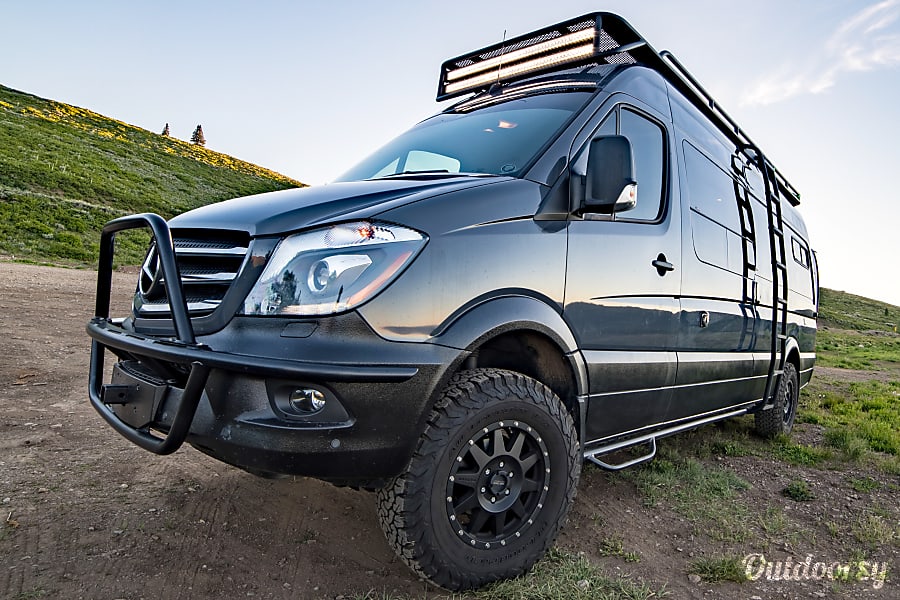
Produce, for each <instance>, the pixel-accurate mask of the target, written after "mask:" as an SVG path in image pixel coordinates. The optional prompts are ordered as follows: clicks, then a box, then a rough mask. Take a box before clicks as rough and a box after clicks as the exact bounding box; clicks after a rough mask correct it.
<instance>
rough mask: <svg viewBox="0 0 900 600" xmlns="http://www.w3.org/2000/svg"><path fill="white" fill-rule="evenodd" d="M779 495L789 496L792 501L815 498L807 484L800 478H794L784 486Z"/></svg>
mask: <svg viewBox="0 0 900 600" xmlns="http://www.w3.org/2000/svg"><path fill="white" fill-rule="evenodd" d="M781 495H782V496H784V497H786V498H790V499H791V500H793V501H794V502H809V501H810V500H812V499H814V498H815V495H814V494H813V492H812V489H810V487H809V484H808V483H807V482H805V481H803V480H802V479H795V480H793V481H792V482H790V483H789V484H788V485H787V487H786V488H784V489H783V490H781Z"/></svg>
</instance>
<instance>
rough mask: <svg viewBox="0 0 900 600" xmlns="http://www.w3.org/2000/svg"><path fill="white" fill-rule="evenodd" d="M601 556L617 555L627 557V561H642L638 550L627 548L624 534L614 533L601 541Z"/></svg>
mask: <svg viewBox="0 0 900 600" xmlns="http://www.w3.org/2000/svg"><path fill="white" fill-rule="evenodd" d="M598 550H599V553H600V556H615V557H618V558H623V559H625V562H640V560H641V557H640V555H639V554H638V553H637V552H633V551H627V550H625V540H624V539H623V538H622V536H619V535H614V536H611V537H607V538H604V539H603V540H601V541H600V548H599V549H598Z"/></svg>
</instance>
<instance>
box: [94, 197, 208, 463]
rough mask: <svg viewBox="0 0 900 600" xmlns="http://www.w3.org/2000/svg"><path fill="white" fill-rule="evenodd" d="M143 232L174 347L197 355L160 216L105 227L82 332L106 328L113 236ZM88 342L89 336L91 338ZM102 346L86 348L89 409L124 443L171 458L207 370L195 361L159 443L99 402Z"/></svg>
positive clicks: (171, 248)
mask: <svg viewBox="0 0 900 600" xmlns="http://www.w3.org/2000/svg"><path fill="white" fill-rule="evenodd" d="M142 227H149V228H150V231H151V233H152V235H153V238H154V240H155V241H156V247H157V248H158V252H159V265H160V268H161V269H162V277H163V279H164V281H166V282H168V285H166V287H165V290H166V297H167V299H168V301H169V305H170V306H171V310H172V320H173V321H174V323H175V335H176V338H177V343H179V344H183V345H184V346H186V347H194V348H197V349H199V348H200V347H199V346H197V343H196V340H195V338H194V328H193V326H192V325H191V319H190V316H189V315H188V310H187V304H186V302H185V299H184V292H183V290H182V289H181V277H180V274H179V273H178V264H177V263H176V261H175V248H174V245H173V243H172V235H171V233H170V231H169V226H168V225H167V224H166V221H165V219H163V218H162V217H161V216H159V215H156V214H152V213H144V214H139V215H133V216H130V217H122V218H120V219H115V220H113V221H110V222H109V223H107V224H106V225H105V226H104V227H103V232H102V233H101V235H100V258H99V261H98V267H97V297H96V300H95V307H94V318H93V319H92V320H91V324H90V326H89V327H88V333H91V327H103V325H105V324H107V323H109V304H110V296H111V294H112V270H113V255H114V254H115V241H116V233H118V232H120V231H125V230H127V229H138V228H142ZM92 337H93V335H92ZM104 356H105V346H104V345H102V344H101V343H100V342H98V341H97V339H96V338H95V339H94V340H93V341H92V342H91V371H90V375H89V378H88V381H89V384H88V387H89V392H90V398H91V405H92V406H93V407H94V410H96V411H97V412H98V413H100V416H101V417H103V419H104V420H105V421H106V422H107V423H109V425H110V426H111V427H112V428H113V429H115V430H116V431H117V432H118V433H119V434H120V435H122V436H123V437H125V438H126V439H127V440H129V441H130V442H132V443H134V444H136V445H138V446H140V447H141V448H143V449H145V450H149V451H150V452H153V453H154V454H171V453H173V452H175V451H176V450H178V448H180V447H181V445H182V444H183V443H184V440H185V439H187V435H188V432H189V431H190V429H191V423H192V422H193V420H194V413H196V412H197V406H198V404H199V403H200V397H201V396H202V395H203V389H204V387H205V386H206V380H207V379H208V378H209V371H210V369H209V367H208V366H206V365H204V364H203V363H202V362H200V361H192V362H191V372H190V375H188V378H187V384H186V385H185V387H184V392H183V393H182V395H181V403H180V404H179V405H178V410H177V412H176V414H175V418H174V420H173V421H172V426H171V427H170V428H169V433H168V435H166V437H164V438H160V437H157V436H155V435H153V434H152V433H150V430H149V428H145V429H135V428H134V427H131V426H130V425H128V424H127V423H125V422H123V421H122V420H120V419H119V417H118V416H117V415H116V414H115V413H114V412H113V410H112V409H111V408H110V407H109V406H108V405H107V404H106V403H104V402H103V385H102V379H103V366H104Z"/></svg>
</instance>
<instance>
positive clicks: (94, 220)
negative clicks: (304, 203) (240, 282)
mask: <svg viewBox="0 0 900 600" xmlns="http://www.w3.org/2000/svg"><path fill="white" fill-rule="evenodd" d="M298 185H303V184H301V183H300V182H297V181H294V180H291V179H289V178H287V177H285V176H283V175H280V174H278V173H275V172H273V171H269V170H267V169H263V168H261V167H258V166H256V165H253V164H250V163H247V162H244V161H241V160H238V159H235V158H233V157H231V156H228V155H225V154H221V153H218V152H214V151H212V150H207V149H206V148H203V147H201V146H195V145H192V144H189V143H187V142H184V141H182V140H178V139H175V138H172V137H163V136H161V135H157V134H155V133H152V132H149V131H146V130H144V129H140V128H138V127H134V126H132V125H128V124H127V123H123V122H121V121H116V120H114V119H109V118H107V117H104V116H102V115H99V114H97V113H94V112H92V111H89V110H85V109H82V108H77V107H74V106H70V105H68V104H63V103H61V102H55V101H52V100H45V99H43V98H38V97H36V96H33V95H30V94H25V93H22V92H18V91H16V90H12V89H9V88H6V87H3V86H0V254H6V255H11V256H14V257H15V258H16V259H19V260H27V261H35V262H50V263H53V264H68V265H85V264H92V263H94V262H96V257H97V250H98V249H97V242H98V241H99V231H100V228H101V227H102V226H103V224H104V223H105V222H106V221H108V220H110V219H112V218H115V217H118V216H122V215H125V214H132V213H138V212H155V213H159V214H161V215H163V216H164V217H166V218H170V217H172V216H174V215H176V214H178V213H181V212H184V211H186V210H190V209H192V208H196V207H198V206H203V205H205V204H209V203H212V202H217V201H220V200H225V199H227V198H234V197H237V196H246V195H250V194H256V193H261V192H267V191H273V190H277V189H284V188H288V187H294V186H298ZM147 239H148V237H147V236H146V235H143V236H141V235H137V236H132V237H131V238H130V239H128V240H121V243H120V249H119V251H120V252H121V255H120V256H119V257H118V258H119V262H126V263H136V262H139V261H140V259H141V258H142V256H143V253H144V251H145V250H146V246H147Z"/></svg>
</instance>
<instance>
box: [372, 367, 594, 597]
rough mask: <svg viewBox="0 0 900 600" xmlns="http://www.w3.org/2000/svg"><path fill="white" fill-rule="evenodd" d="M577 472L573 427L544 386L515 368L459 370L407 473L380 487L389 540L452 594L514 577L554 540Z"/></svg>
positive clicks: (407, 560) (421, 572)
mask: <svg viewBox="0 0 900 600" xmlns="http://www.w3.org/2000/svg"><path fill="white" fill-rule="evenodd" d="M580 470H581V461H580V460H579V456H578V436H577V434H576V432H575V425H574V423H573V421H572V417H571V416H570V415H569V413H568V411H567V410H566V408H565V406H564V405H563V403H562V402H561V401H560V399H559V398H558V397H557V396H556V395H555V394H554V393H553V392H552V391H550V389H548V388H547V387H546V386H544V385H542V384H541V383H539V382H537V381H535V380H534V379H531V378H529V377H526V376H524V375H520V374H518V373H513V372H510V371H502V370H496V369H476V370H472V371H464V372H462V373H459V374H457V375H456V376H454V378H453V379H452V380H451V382H450V384H449V385H448V387H447V389H446V390H445V391H444V393H443V395H442V397H441V400H440V401H439V402H438V403H437V405H436V406H435V407H434V410H433V411H432V413H431V416H430V418H429V420H428V425H427V426H426V428H425V431H424V432H423V434H422V437H421V439H420V440H419V444H418V447H417V449H416V452H415V454H414V455H413V457H412V459H411V461H410V464H409V465H408V467H407V469H406V471H405V472H404V473H402V474H400V475H399V476H398V477H396V478H395V479H393V480H392V481H391V482H390V483H389V484H388V485H387V486H385V487H384V488H383V489H381V490H380V491H379V492H378V516H379V519H380V521H381V526H382V529H384V532H385V535H386V536H387V539H388V543H390V545H391V546H392V547H393V548H394V551H395V552H396V553H397V555H398V556H399V557H400V558H401V559H403V561H404V562H405V563H406V564H407V565H409V566H410V567H411V568H412V569H413V570H414V571H415V572H416V573H417V574H419V575H420V576H422V577H423V578H425V579H428V580H429V581H431V582H432V583H435V584H436V585H439V586H442V587H444V588H447V589H450V590H463V589H470V588H475V587H479V586H482V585H484V584H487V583H489V582H491V581H495V580H498V579H505V578H509V577H515V576H516V575H519V574H521V573H523V572H524V571H526V570H527V569H528V568H530V567H531V566H532V565H533V564H534V563H535V561H537V560H538V558H540V557H541V555H543V553H544V552H545V551H546V549H547V547H548V546H549V545H550V544H551V543H552V542H553V540H554V539H555V538H556V534H557V533H558V531H559V528H560V526H561V524H562V523H563V521H564V520H565V516H566V513H567V512H568V510H569V507H570V506H571V504H572V502H573V500H574V498H575V489H576V486H577V483H578V476H579V473H580Z"/></svg>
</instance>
